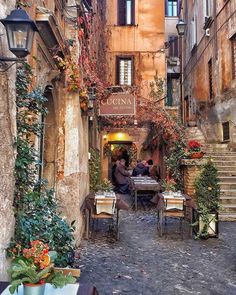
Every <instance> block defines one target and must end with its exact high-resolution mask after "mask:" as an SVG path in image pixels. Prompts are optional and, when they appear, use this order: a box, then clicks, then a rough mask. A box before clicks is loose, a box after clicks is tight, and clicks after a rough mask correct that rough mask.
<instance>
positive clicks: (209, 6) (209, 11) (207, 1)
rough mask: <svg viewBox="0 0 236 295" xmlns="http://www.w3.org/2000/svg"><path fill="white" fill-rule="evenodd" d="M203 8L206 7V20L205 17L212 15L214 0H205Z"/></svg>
mask: <svg viewBox="0 0 236 295" xmlns="http://www.w3.org/2000/svg"><path fill="white" fill-rule="evenodd" d="M203 9H204V21H205V17H211V16H212V0H204V1H203Z"/></svg>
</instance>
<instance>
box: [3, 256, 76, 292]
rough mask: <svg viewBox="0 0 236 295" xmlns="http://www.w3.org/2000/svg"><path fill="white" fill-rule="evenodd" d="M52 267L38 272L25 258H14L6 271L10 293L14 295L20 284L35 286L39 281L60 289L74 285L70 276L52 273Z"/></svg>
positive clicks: (50, 265) (51, 265)
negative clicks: (9, 283)
mask: <svg viewBox="0 0 236 295" xmlns="http://www.w3.org/2000/svg"><path fill="white" fill-rule="evenodd" d="M53 267H54V265H53V264H52V263H51V264H49V266H47V267H46V268H44V269H42V270H41V271H38V269H37V267H36V266H35V265H34V264H33V263H31V262H30V261H29V260H28V259H26V258H25V257H18V258H15V259H14V260H13V261H12V264H11V267H10V269H9V270H8V273H9V275H10V276H11V286H10V288H9V291H10V293H11V294H14V292H15V291H17V290H18V287H19V286H20V285H21V284H22V283H31V284H37V283H39V282H40V281H41V280H43V281H44V282H45V283H50V284H52V285H53V286H54V287H55V288H62V287H63V286H65V285H66V284H73V283H75V281H76V279H75V278H74V277H73V276H72V275H70V274H69V275H67V276H65V275H63V273H62V272H54V271H53Z"/></svg>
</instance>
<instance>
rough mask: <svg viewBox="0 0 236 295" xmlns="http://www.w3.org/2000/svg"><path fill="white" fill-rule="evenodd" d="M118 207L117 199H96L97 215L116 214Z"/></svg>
mask: <svg viewBox="0 0 236 295" xmlns="http://www.w3.org/2000/svg"><path fill="white" fill-rule="evenodd" d="M115 205H116V198H109V197H105V198H104V197H96V198H95V207H96V213H97V214H100V213H107V214H114V212H115Z"/></svg>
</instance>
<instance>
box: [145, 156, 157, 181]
mask: <svg viewBox="0 0 236 295" xmlns="http://www.w3.org/2000/svg"><path fill="white" fill-rule="evenodd" d="M147 164H148V166H149V176H150V177H151V178H153V179H155V180H159V179H160V176H159V173H158V166H157V164H154V163H153V160H152V159H150V160H148V161H147Z"/></svg>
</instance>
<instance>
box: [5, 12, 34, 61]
mask: <svg viewBox="0 0 236 295" xmlns="http://www.w3.org/2000/svg"><path fill="white" fill-rule="evenodd" d="M0 22H1V23H2V24H3V25H4V26H5V28H6V32H7V39H8V46H9V50H10V51H11V52H12V53H13V54H14V55H15V56H16V57H17V59H16V58H8V57H2V56H0V61H4V62H14V61H15V62H16V61H20V60H22V59H23V58H24V57H26V56H27V55H28V54H29V53H30V51H31V48H32V43H33V37H34V33H35V32H36V31H38V28H37V26H36V24H35V22H34V21H33V20H32V19H31V18H30V17H29V15H28V14H27V12H26V11H25V10H23V9H21V8H19V9H14V10H12V11H11V13H10V15H8V16H7V17H6V18H4V19H1V20H0Z"/></svg>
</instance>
